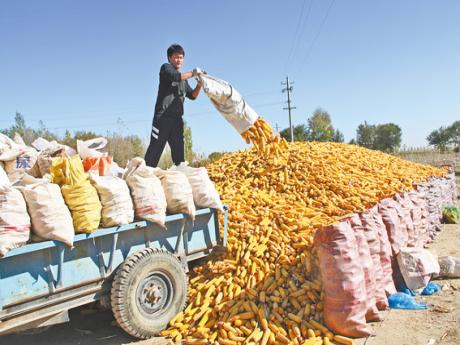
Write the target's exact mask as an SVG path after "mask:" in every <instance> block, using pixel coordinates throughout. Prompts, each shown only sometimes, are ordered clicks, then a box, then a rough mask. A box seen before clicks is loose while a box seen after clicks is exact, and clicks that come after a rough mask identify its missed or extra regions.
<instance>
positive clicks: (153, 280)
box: [137, 272, 173, 314]
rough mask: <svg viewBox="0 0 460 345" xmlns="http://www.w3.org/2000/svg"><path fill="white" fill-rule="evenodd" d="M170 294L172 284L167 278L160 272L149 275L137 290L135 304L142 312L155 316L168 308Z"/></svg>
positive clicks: (170, 298)
mask: <svg viewBox="0 0 460 345" xmlns="http://www.w3.org/2000/svg"><path fill="white" fill-rule="evenodd" d="M172 293H173V290H172V283H171V280H170V279H169V278H168V276H166V275H165V274H163V273H161V272H155V273H151V274H149V275H148V276H147V277H145V278H144V279H143V280H142V281H141V282H140V284H139V286H138V288H137V304H138V306H139V307H140V309H141V310H142V311H143V312H145V313H147V314H155V313H158V312H160V311H161V310H164V309H166V308H167V307H168V305H169V303H170V302H171V300H172Z"/></svg>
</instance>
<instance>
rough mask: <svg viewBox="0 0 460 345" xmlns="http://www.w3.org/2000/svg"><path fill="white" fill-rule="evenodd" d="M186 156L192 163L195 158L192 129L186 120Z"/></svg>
mask: <svg viewBox="0 0 460 345" xmlns="http://www.w3.org/2000/svg"><path fill="white" fill-rule="evenodd" d="M184 156H185V160H186V161H187V162H190V163H192V162H193V160H194V158H195V157H194V154H193V142H192V129H191V128H190V127H189V126H187V123H186V122H185V121H184Z"/></svg>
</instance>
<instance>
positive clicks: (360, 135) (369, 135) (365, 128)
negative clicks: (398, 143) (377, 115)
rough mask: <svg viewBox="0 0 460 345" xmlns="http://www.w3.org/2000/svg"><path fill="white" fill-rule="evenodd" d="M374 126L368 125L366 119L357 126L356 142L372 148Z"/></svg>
mask: <svg viewBox="0 0 460 345" xmlns="http://www.w3.org/2000/svg"><path fill="white" fill-rule="evenodd" d="M374 142H375V126H374V125H369V124H368V123H367V122H366V121H364V123H362V124H360V125H359V126H358V129H357V130H356V143H357V144H358V145H359V146H363V147H367V148H368V149H372V148H374Z"/></svg>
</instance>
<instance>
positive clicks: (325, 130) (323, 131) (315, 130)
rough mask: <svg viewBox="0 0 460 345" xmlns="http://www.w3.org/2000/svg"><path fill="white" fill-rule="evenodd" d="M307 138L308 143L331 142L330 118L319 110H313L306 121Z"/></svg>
mask: <svg viewBox="0 0 460 345" xmlns="http://www.w3.org/2000/svg"><path fill="white" fill-rule="evenodd" d="M307 137H308V140H310V141H332V139H333V138H334V127H333V126H332V121H331V116H330V115H329V113H328V112H327V111H324V110H323V109H321V108H318V109H316V110H315V112H314V113H313V115H312V116H311V117H310V118H308V120H307Z"/></svg>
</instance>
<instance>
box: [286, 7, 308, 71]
mask: <svg viewBox="0 0 460 345" xmlns="http://www.w3.org/2000/svg"><path fill="white" fill-rule="evenodd" d="M306 2H307V0H304V2H303V4H302V8H301V10H300V15H299V20H298V22H297V27H296V30H295V33H294V39H293V41H292V45H291V49H290V51H289V55H288V59H287V60H286V65H285V67H284V71H285V73H286V72H287V69H288V65H289V63H290V62H291V60H294V57H295V55H296V51H297V48H298V46H299V42H300V39H301V38H302V36H303V33H304V31H305V28H306V24H307V23H308V18H309V16H310V12H311V8H312V5H313V0H310V6H309V7H308V11H307V14H306V16H305V17H303V12H304V9H305V4H306ZM300 28H302V29H301V30H300Z"/></svg>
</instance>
